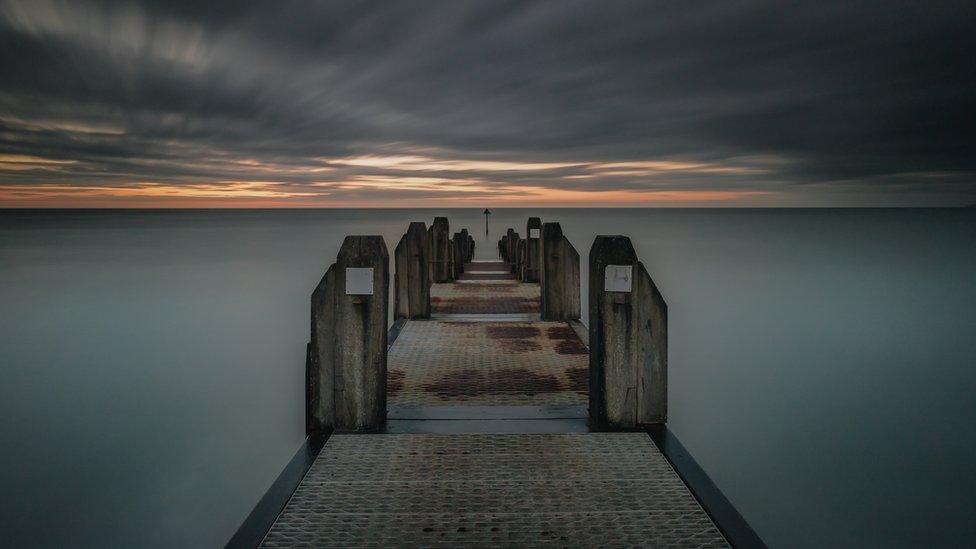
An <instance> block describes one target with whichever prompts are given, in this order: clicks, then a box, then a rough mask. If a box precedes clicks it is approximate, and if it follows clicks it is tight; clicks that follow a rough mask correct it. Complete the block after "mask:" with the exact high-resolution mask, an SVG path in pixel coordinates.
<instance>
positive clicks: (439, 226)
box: [429, 217, 452, 283]
mask: <svg viewBox="0 0 976 549" xmlns="http://www.w3.org/2000/svg"><path fill="white" fill-rule="evenodd" d="M429 234H430V250H431V252H430V256H431V258H430V261H431V281H432V282H434V283H443V282H450V281H451V278H452V276H451V274H452V273H451V226H450V224H449V223H448V221H447V218H446V217H435V218H434V224H433V225H431V226H430V231H429Z"/></svg>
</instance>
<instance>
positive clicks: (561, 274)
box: [539, 223, 580, 320]
mask: <svg viewBox="0 0 976 549" xmlns="http://www.w3.org/2000/svg"><path fill="white" fill-rule="evenodd" d="M539 286H540V291H541V303H540V304H541V312H542V319H543V320H576V319H578V318H579V317H580V277H579V253H578V252H577V251H576V248H574V247H573V245H572V244H571V243H570V242H569V239H567V238H566V237H565V236H563V230H562V227H561V226H560V225H559V223H543V224H542V236H541V238H540V241H539Z"/></svg>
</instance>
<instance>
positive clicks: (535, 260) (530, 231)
mask: <svg viewBox="0 0 976 549" xmlns="http://www.w3.org/2000/svg"><path fill="white" fill-rule="evenodd" d="M541 236H542V220H541V219H539V218H538V217H530V218H529V221H528V222H527V223H526V224H525V267H524V270H525V274H524V276H523V277H522V281H523V282H538V281H539V239H540V237H541Z"/></svg>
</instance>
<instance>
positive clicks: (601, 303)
mask: <svg viewBox="0 0 976 549" xmlns="http://www.w3.org/2000/svg"><path fill="white" fill-rule="evenodd" d="M589 276H590V282H589V286H590V287H589V292H590V293H589V308H590V315H589V316H590V318H589V321H590V338H589V344H590V413H589V416H590V423H591V425H592V426H593V427H595V428H598V429H632V428H636V427H640V426H642V425H648V424H655V423H664V422H665V421H666V420H667V369H668V326H667V314H668V309H667V304H666V303H665V302H664V298H663V297H662V296H661V293H660V292H659V291H658V289H657V287H656V286H655V285H654V281H653V280H651V277H650V275H649V274H648V273H647V270H646V269H645V268H644V265H643V263H641V262H640V261H638V259H637V252H635V251H634V246H633V244H631V241H630V239H629V238H627V237H625V236H598V237H596V240H595V241H594V242H593V247H592V248H591V249H590V270H589Z"/></svg>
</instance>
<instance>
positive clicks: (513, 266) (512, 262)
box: [508, 231, 520, 273]
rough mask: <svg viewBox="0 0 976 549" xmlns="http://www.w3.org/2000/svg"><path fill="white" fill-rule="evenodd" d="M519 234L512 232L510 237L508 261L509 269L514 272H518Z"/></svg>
mask: <svg viewBox="0 0 976 549" xmlns="http://www.w3.org/2000/svg"><path fill="white" fill-rule="evenodd" d="M519 240H520V237H519V234H518V233H516V232H514V231H513V232H512V234H511V235H510V236H509V238H508V258H509V259H508V262H509V266H508V268H509V270H510V271H511V272H513V273H515V272H518V245H519Z"/></svg>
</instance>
